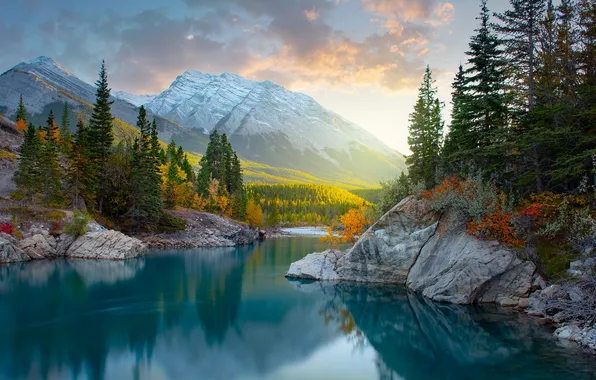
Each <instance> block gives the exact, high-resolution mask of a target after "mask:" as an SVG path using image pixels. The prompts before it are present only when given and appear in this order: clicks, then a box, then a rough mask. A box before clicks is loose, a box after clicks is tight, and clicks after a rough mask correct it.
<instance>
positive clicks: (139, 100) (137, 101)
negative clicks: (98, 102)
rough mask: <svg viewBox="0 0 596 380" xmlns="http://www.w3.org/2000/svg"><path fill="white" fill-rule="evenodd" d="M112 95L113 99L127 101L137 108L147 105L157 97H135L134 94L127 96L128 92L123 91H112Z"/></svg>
mask: <svg viewBox="0 0 596 380" xmlns="http://www.w3.org/2000/svg"><path fill="white" fill-rule="evenodd" d="M112 95H113V96H114V97H115V98H118V99H121V100H124V101H127V102H129V103H130V104H134V105H135V106H137V107H140V106H142V105H143V104H147V103H149V102H150V101H152V100H153V99H154V98H155V97H156V96H157V95H135V94H129V93H128V92H124V91H113V92H112Z"/></svg>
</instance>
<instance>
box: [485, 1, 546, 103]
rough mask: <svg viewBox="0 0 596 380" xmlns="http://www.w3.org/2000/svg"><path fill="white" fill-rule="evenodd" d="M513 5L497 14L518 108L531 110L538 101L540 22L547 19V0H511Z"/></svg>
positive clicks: (497, 26) (498, 29)
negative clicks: (537, 72)
mask: <svg viewBox="0 0 596 380" xmlns="http://www.w3.org/2000/svg"><path fill="white" fill-rule="evenodd" d="M509 3H510V6H511V9H509V10H507V11H505V12H503V13H498V14H496V17H497V19H498V20H499V21H500V23H499V24H496V25H495V29H496V31H497V32H498V33H499V34H500V36H501V40H502V43H503V46H504V53H505V55H506V57H507V61H506V62H507V68H508V71H509V73H510V74H511V75H510V78H511V79H512V89H514V90H515V93H514V94H515V95H517V96H515V98H516V99H517V100H518V102H517V103H518V104H517V107H516V108H517V110H518V111H520V112H522V113H523V112H527V111H532V110H533V109H534V105H535V103H536V71H537V67H538V61H537V55H538V51H539V42H540V23H541V22H542V21H543V19H544V10H545V5H546V1H545V0H509Z"/></svg>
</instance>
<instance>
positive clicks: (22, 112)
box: [15, 95, 27, 122]
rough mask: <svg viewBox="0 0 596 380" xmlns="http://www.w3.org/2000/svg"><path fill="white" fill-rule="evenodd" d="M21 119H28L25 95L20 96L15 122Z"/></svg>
mask: <svg viewBox="0 0 596 380" xmlns="http://www.w3.org/2000/svg"><path fill="white" fill-rule="evenodd" d="M19 120H23V121H25V122H26V121H27V109H26V108H25V103H23V95H21V97H20V98H19V105H18V107H17V115H16V118H15V122H18V121H19Z"/></svg>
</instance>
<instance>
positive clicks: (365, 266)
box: [286, 198, 539, 306]
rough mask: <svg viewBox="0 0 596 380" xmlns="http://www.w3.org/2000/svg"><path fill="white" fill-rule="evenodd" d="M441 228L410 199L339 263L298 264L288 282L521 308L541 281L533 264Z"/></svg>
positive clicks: (320, 259)
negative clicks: (392, 289) (388, 289)
mask: <svg viewBox="0 0 596 380" xmlns="http://www.w3.org/2000/svg"><path fill="white" fill-rule="evenodd" d="M440 227H441V221H440V220H439V219H438V217H437V216H435V215H433V214H432V213H431V212H430V211H429V210H425V209H424V203H423V202H419V201H417V200H416V199H414V198H406V199H405V200H404V201H402V202H401V203H400V204H398V205H397V206H396V207H394V208H393V209H392V210H391V211H389V212H388V213H387V214H385V215H384V216H383V217H382V218H381V219H380V220H379V221H378V222H377V223H375V224H374V225H372V226H371V227H370V229H369V230H368V231H367V232H366V233H365V234H363V236H362V237H361V238H360V239H359V240H358V242H357V243H356V244H355V245H354V247H352V248H351V249H350V250H349V251H348V252H347V253H346V254H345V255H343V256H342V257H341V258H340V259H339V260H338V261H337V263H335V262H330V260H329V259H328V255H325V253H319V254H311V255H308V256H306V257H305V258H303V259H302V260H300V261H298V262H296V263H293V264H292V265H291V267H290V270H289V272H288V274H287V275H286V276H288V277H298V278H306V279H315V280H319V279H320V280H326V279H333V280H347V281H359V282H373V283H401V284H405V285H406V286H407V287H408V288H410V289H412V290H414V291H416V292H419V293H421V294H422V295H424V296H426V297H427V298H430V299H432V300H435V301H444V302H450V303H456V304H470V303H476V302H480V303H498V304H500V305H502V306H518V305H519V303H520V300H521V299H524V298H527V297H528V295H529V293H530V290H531V289H532V286H533V284H534V283H536V281H537V278H538V277H539V276H538V275H537V273H536V267H535V266H534V264H533V263H531V262H527V261H522V260H520V259H519V258H518V257H517V255H516V254H515V253H514V252H513V251H511V250H510V249H507V248H506V247H503V246H502V245H500V244H499V243H497V242H489V241H482V240H478V239H476V238H474V237H473V236H471V235H469V234H467V233H466V232H465V229H463V228H458V227H454V228H445V231H440V230H441V228H440ZM333 268H336V269H335V270H334V269H333Z"/></svg>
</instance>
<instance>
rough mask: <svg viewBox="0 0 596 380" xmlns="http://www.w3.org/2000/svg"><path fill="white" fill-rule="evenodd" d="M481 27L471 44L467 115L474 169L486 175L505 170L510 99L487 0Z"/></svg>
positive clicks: (467, 81)
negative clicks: (491, 25) (505, 143)
mask: <svg viewBox="0 0 596 380" xmlns="http://www.w3.org/2000/svg"><path fill="white" fill-rule="evenodd" d="M480 9H481V12H480V16H479V17H478V19H479V20H480V27H479V28H478V29H476V30H475V31H476V35H474V36H473V37H472V38H471V40H470V44H469V50H468V51H467V52H466V54H467V55H468V57H469V58H468V66H469V67H468V69H467V70H466V71H465V75H466V78H467V80H466V86H467V89H468V91H469V92H468V93H469V96H468V97H467V101H466V107H465V108H466V110H465V114H466V116H467V118H468V121H469V123H470V129H469V132H470V134H469V135H468V137H469V138H471V139H473V141H471V142H470V144H471V146H473V147H474V148H473V151H472V152H471V154H470V157H473V162H472V164H473V166H474V167H475V169H476V170H481V171H483V172H484V173H485V174H491V173H497V172H499V171H503V166H504V161H505V158H506V154H505V148H506V146H505V145H504V142H506V141H507V137H508V136H507V129H506V128H507V126H508V97H507V95H506V87H505V81H506V79H507V76H506V74H505V61H504V59H503V56H502V54H503V52H502V50H501V42H500V41H499V39H498V38H497V36H496V35H495V34H494V32H493V31H492V29H491V27H490V23H489V21H490V13H489V9H488V7H487V5H486V0H482V1H481V5H480Z"/></svg>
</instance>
